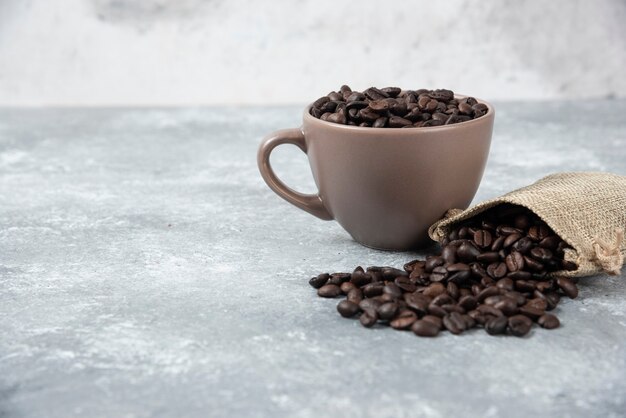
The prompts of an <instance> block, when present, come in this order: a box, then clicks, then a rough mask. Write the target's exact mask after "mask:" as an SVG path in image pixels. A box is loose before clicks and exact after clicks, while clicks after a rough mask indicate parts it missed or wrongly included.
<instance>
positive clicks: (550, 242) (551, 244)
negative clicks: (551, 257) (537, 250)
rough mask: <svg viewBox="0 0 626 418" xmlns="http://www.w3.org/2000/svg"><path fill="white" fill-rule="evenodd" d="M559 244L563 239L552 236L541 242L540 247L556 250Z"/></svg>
mask: <svg viewBox="0 0 626 418" xmlns="http://www.w3.org/2000/svg"><path fill="white" fill-rule="evenodd" d="M559 242H561V238H559V237H558V236H556V235H550V236H549V237H545V238H544V239H542V240H541V241H539V246H540V247H543V248H547V249H549V250H556V249H557V247H558V246H559Z"/></svg>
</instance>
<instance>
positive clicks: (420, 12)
mask: <svg viewBox="0 0 626 418" xmlns="http://www.w3.org/2000/svg"><path fill="white" fill-rule="evenodd" d="M625 22H626V2H625V1H623V0H597V1H593V2H591V1H571V0H553V1H519V0H516V1H514V0H508V1H497V2H485V1H477V0H450V1H446V2H435V1H401V2H400V1H398V2H380V1H372V0H359V1H343V2H342V1H330V0H273V1H258V0H257V1H254V0H229V1H226V0H55V1H49V0H1V1H0V105H3V106H15V105H19V106H38V105H63V106H73V105H89V106H98V105H203V104H220V103H228V104H258V103H302V102H306V101H308V100H310V99H312V98H315V97H317V96H320V95H322V94H326V93H327V92H328V91H329V90H331V89H337V88H338V87H339V85H341V84H343V83H350V84H351V85H352V86H353V88H357V89H363V88H366V87H368V86H369V85H372V84H373V85H378V86H383V85H389V84H392V85H398V86H401V87H405V88H421V87H446V88H452V89H454V90H456V91H458V92H460V93H467V94H472V95H475V96H478V97H481V98H484V99H490V100H508V99H531V100H535V99H539V100H544V99H570V98H606V97H626V77H624V64H625V63H626V24H625Z"/></svg>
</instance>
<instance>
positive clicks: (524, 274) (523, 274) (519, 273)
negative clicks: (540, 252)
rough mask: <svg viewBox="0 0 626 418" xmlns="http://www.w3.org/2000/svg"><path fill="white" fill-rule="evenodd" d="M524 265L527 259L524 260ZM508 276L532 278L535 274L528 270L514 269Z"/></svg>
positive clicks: (512, 277)
mask: <svg viewBox="0 0 626 418" xmlns="http://www.w3.org/2000/svg"><path fill="white" fill-rule="evenodd" d="M524 265H526V261H524ZM507 277H508V278H510V279H513V280H530V279H532V277H533V275H532V274H531V273H529V272H527V271H513V272H511V273H509V274H507Z"/></svg>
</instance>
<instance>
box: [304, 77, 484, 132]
mask: <svg viewBox="0 0 626 418" xmlns="http://www.w3.org/2000/svg"><path fill="white" fill-rule="evenodd" d="M487 111H488V107H487V106H486V105H485V104H484V103H478V101H477V100H476V99H474V98H473V97H465V98H455V97H454V92H452V90H446V89H437V90H426V89H420V90H402V89H400V88H399V87H385V88H382V89H378V88H376V87H370V88H368V89H366V90H364V91H363V92H358V91H353V90H352V89H351V88H350V87H348V86H346V85H343V86H341V88H340V89H339V91H332V92H330V93H328V94H327V95H326V96H323V97H320V98H319V99H317V100H316V101H315V102H313V105H312V106H311V110H310V113H311V115H313V116H314V117H316V118H318V119H321V120H325V121H327V122H332V123H338V124H341V125H353V126H364V127H371V128H421V127H427V126H441V125H451V124H454V123H460V122H466V121H468V120H471V119H476V118H479V117H481V116H484V115H485V114H486V113H487Z"/></svg>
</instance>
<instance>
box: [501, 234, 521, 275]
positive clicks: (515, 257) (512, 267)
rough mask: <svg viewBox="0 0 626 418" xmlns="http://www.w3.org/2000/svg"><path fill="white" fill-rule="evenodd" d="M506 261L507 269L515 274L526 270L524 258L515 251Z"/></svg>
mask: <svg viewBox="0 0 626 418" xmlns="http://www.w3.org/2000/svg"><path fill="white" fill-rule="evenodd" d="M509 236H512V235H509ZM504 261H505V263H506V267H507V269H508V270H509V271H510V272H515V271H518V270H522V269H523V268H524V256H523V255H522V254H521V253H518V252H517V251H513V252H511V253H510V254H509V255H507V256H506V258H505V259H504Z"/></svg>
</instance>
